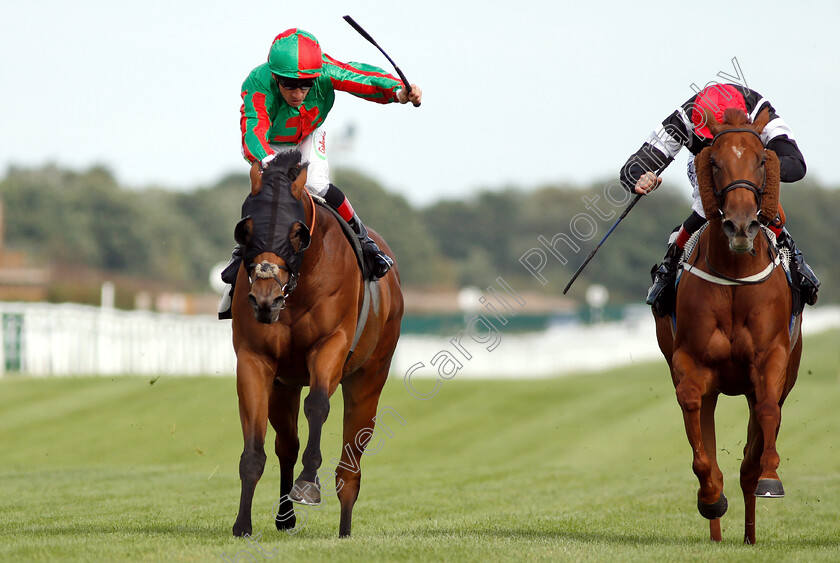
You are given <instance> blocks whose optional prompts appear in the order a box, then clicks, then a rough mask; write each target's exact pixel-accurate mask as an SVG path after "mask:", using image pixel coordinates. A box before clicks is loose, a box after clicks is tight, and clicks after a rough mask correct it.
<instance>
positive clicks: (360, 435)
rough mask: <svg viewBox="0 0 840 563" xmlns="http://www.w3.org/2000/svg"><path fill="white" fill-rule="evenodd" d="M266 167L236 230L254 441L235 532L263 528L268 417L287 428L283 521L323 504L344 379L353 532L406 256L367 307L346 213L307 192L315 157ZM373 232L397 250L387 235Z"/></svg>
mask: <svg viewBox="0 0 840 563" xmlns="http://www.w3.org/2000/svg"><path fill="white" fill-rule="evenodd" d="M255 172H256V171H253V172H252V178H251V179H252V190H251V194H250V195H249V196H248V199H246V203H245V204H244V205H243V216H244V218H243V219H242V220H241V221H240V222H239V224H237V228H236V232H235V238H236V239H237V242H238V243H239V244H242V245H245V259H244V260H243V262H242V265H241V266H240V268H239V272H238V274H237V281H236V285H235V289H234V294H233V303H232V314H233V320H232V327H233V347H234V350H235V352H236V389H237V393H238V396H239V416H240V420H241V423H242V435H243V439H244V448H243V451H242V457H241V459H240V462H239V477H240V479H241V481H242V490H241V496H240V500H239V514H238V515H237V517H236V522H235V523H234V525H233V535H234V536H244V535H250V534H251V531H252V530H251V528H252V527H251V504H252V501H253V496H254V490H255V488H256V485H257V481H259V479H260V477H261V475H262V472H263V469H264V467H265V462H266V455H265V450H264V444H265V434H266V427H267V421H270V422H271V425H272V427H273V428H274V430H275V432H276V435H277V437H276V440H275V445H274V449H275V453H276V454H277V458H278V460H279V462H280V495H281V496H280V501H279V503H278V505H277V514H276V517H275V524H276V526H277V529H278V530H287V531H291V530H294V528H295V525H296V518H295V512H294V508H293V504H292V503H293V502H298V503H302V504H310V505H318V504H320V502H321V494H320V480H319V478H318V469H319V468H320V466H321V461H322V458H321V443H320V440H321V429H322V427H323V424H324V422H325V421H326V419H327V415H328V414H329V411H330V397H331V396H332V395H333V393H334V392H335V391H336V389H337V388H338V385H339V384H341V389H342V396H343V400H344V430H343V446H344V447H343V449H342V453H341V463H340V464H339V466H338V467H337V468H336V470H335V482H336V488H335V489H334V490H335V491H337V495H338V500H339V503H340V505H341V517H340V523H339V535H340V536H342V537H346V536H349V535H350V530H351V519H352V511H353V505H354V504H355V502H356V499H357V497H358V495H359V486H360V482H361V466H360V462H361V455H362V453H363V451H364V448H365V446H366V445H367V443H368V442H369V441H370V439H371V437H372V435H373V429H374V423H375V420H376V410H377V405H378V403H379V395H380V393H381V391H382V388H383V386H384V385H385V381H386V379H387V378H388V371H389V368H390V365H391V358H392V355H393V353H394V348H395V346H396V344H397V340H398V338H399V335H400V322H401V319H402V313H403V297H402V292H401V289H400V279H399V270H398V268H397V266H396V265H395V266H394V267H393V268H392V269H391V272H390V273H389V274H387V275H386V276H385V277H383V278H382V279H380V280H377V281H374V282H369V283H370V288H369V289H368V290H367V291H370V292H371V293H372V296H373V299H372V303H373V304H372V305H371V306H368V307H363V299H364V296H365V291H366V288H365V283H366V282H365V281H364V279H363V278H362V273H361V271H360V268H359V266H358V263H357V258H356V255H355V253H354V251H353V248H352V247H351V245H350V243H349V242H348V240H347V239H346V238H345V235H344V233H343V231H342V228H341V226H340V225H339V223H338V221H337V220H336V218H335V217H334V216H333V215H332V214H331V213H330V212H329V211H327V210H326V209H324V208H323V207H322V206H320V205H315V204H314V202H313V201H312V198H311V197H310V196H308V195H306V194H307V192H306V191H305V188H304V185H305V183H306V167H305V166H301V164H300V153H299V152H298V151H296V150H293V151H289V152H285V153H280V154H279V155H278V156H277V157H276V158H275V159H274V160H273V161H271V163H270V164H269V165H268V166H267V167H266V169H265V171H264V172H263V174H262V177H261V178H260V177H259V175H257V174H255ZM246 211H249V214H248V215H246ZM307 222H308V225H307V224H306V223H307ZM368 232H369V233H370V236H371V237H372V238H373V239H374V240H375V241H376V242H377V244H378V245H379V247H380V248H381V249H382V250H383V251H384V252H387V253H388V255H389V256H391V258H392V259H393V253H392V251H391V249H390V248H389V247H388V245H387V244H385V241H384V240H382V238H381V237H380V236H379V235H378V234H377V233H375V232H374V231H372V230H369V231H368ZM307 246H308V248H307ZM304 250H305V252H304ZM298 268H299V270H298ZM363 309H364V311H366V312H367V314H366V315H364V317H363V315H362V313H361V311H362V310H363ZM357 326H359V330H358V331H357ZM362 326H363V328H361V327H362ZM359 335H360V336H359ZM354 344H355V347H354V348H352V349H351V346H352V345H354ZM305 386H309V394H308V395H307V397H306V399H305V400H304V401H303V412H304V416H305V417H306V420H307V422H308V424H309V438H308V441H307V444H306V448H305V449H304V452H303V457H302V465H303V468H302V470H301V472H300V474H299V476H298V477H297V479H296V480H294V481H293V478H292V477H293V471H294V467H295V463H296V462H297V457H298V450H299V447H300V441H299V439H298V414H299V410H300V395H301V389H302V388H303V387H305Z"/></svg>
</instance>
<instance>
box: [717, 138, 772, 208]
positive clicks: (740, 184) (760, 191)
mask: <svg viewBox="0 0 840 563" xmlns="http://www.w3.org/2000/svg"><path fill="white" fill-rule="evenodd" d="M727 133H752V134H753V135H755V136H756V137H758V140H759V141H761V135H759V134H758V133H756V132H755V131H754V130H752V129H747V128H745V127H739V128H735V129H727V130H726V131H721V132H720V133H718V134H717V135H715V138H714V139H712V145H711V146H714V144H715V143H716V142H717V140H718V139H719V138H720V137H721V135H726V134H727ZM761 146H764V142H763V141H762V142H761ZM766 184H767V177H766V176H765V178H764V182H762V184H761V187H760V188H759V187H758V186H757V185H756V184H754V183H753V182H750V181H749V180H735V181H733V182H729V183H728V184H727V185H726V186H724V187H723V189H722V190H720V191H715V192H714V194H715V197H716V198H717V202H718V210H719V211H720V214H721V215H723V202H724V201H725V200H726V194H728V193H729V192H731V191H732V190H734V189H737V188H746V189H748V190H750V191H751V192H752V193H753V195H755V200H756V203H757V204H758V213H761V200H762V197H763V196H764V188H765V187H766Z"/></svg>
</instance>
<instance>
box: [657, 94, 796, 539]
mask: <svg viewBox="0 0 840 563" xmlns="http://www.w3.org/2000/svg"><path fill="white" fill-rule="evenodd" d="M706 120H707V123H708V125H709V129H710V130H711V131H712V133H713V134H714V135H715V137H714V141H713V143H712V145H711V146H710V147H707V148H705V149H703V151H702V152H701V153H700V154H699V155H697V157H696V159H695V165H696V169H697V179H698V185H699V189H700V192H701V197H702V201H703V207H704V211H705V212H706V217H707V218H708V226H707V227H706V229H705V232H703V233H702V234H701V235H700V237H699V239H698V241H697V244H696V245H695V247H694V250H693V252H692V254H691V256H689V257H688V260H687V262H686V265H685V266H684V270H683V273H682V275H681V278H680V282H679V286H678V287H677V296H676V313H675V317H674V318H673V319H672V318H671V317H668V316H665V317H659V316H657V315H656V313H654V317H655V318H656V334H657V340H658V341H659V347H660V349H661V350H662V354H663V355H664V356H665V359H666V360H667V361H668V365H669V367H670V368H671V377H672V379H673V382H674V386H675V388H676V395H677V401H678V402H679V405H680V408H681V409H682V411H683V419H684V422H685V430H686V434H687V436H688V441H689V443H690V445H691V449H692V452H693V464H692V467H693V469H694V473H695V474H696V475H697V479H698V480H699V482H700V489H699V491H698V494H697V497H698V500H697V507H698V509H699V511H700V514H702V515H703V516H704V517H705V518H708V519H709V521H710V522H709V529H710V535H711V539H712V540H715V541H720V540H721V532H720V517H721V516H723V514H724V513H725V512H726V508H727V500H726V497H725V496H724V494H723V474H722V473H721V471H720V468H719V467H718V464H717V459H716V456H715V426H714V412H715V405H716V403H717V399H718V396H719V394H720V393H723V394H725V395H745V396H746V398H747V403H748V405H749V411H750V419H749V425H748V428H747V443H746V446H744V459H743V462H742V463H741V489H742V490H743V494H744V503H745V505H746V525H745V532H744V542H745V543H748V544H753V543H755V499H756V497H761V498H778V497H782V496H784V489H783V488H782V482H781V480H780V479H779V475H778V474H777V473H776V470H777V469H778V467H779V454H778V453H777V452H776V436H777V435H778V432H779V425H780V423H781V407H782V404H783V403H784V401H785V398H786V397H787V395H788V393H789V392H790V390H791V389H792V388H793V384H794V383H795V382H796V376H797V372H798V370H799V359H800V356H801V353H802V339H801V337H800V331H799V328H800V321H801V316H797V317H794V318H792V316H791V305H792V302H791V301H792V300H791V291H790V289H789V287H788V283H787V280H786V277H785V272H784V269H783V268H782V267H781V266H779V261H778V253H777V252H776V250H775V247H772V246H771V245H770V243H769V242H768V235H766V234H765V233H764V231H763V230H762V228H761V224H760V223H765V224H766V223H768V222H769V221H771V220H772V219H773V218H774V217H775V216H776V212H777V209H778V203H779V160H778V158H777V157H776V155H775V153H773V151H770V150H765V148H764V145H763V143H762V141H761V138H760V134H761V132H762V131H763V129H764V127H765V125H767V122H768V112H767V110H764V111H762V112H761V113H760V114H759V115H758V116H757V117H756V119H755V122H754V123H750V122H749V118H748V117H747V115H746V114H744V113H743V112H741V111H740V110H736V109H728V110H726V112H725V113H724V122H723V123H718V122H717V121H716V119H715V117H714V116H713V115H711V114H709V113H707V115H706ZM777 266H778V267H777Z"/></svg>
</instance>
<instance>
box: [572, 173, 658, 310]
mask: <svg viewBox="0 0 840 563" xmlns="http://www.w3.org/2000/svg"><path fill="white" fill-rule="evenodd" d="M666 166H667V165H666ZM666 166H662V167H661V168H660V169H659V170H657V171H656V177H657V178H659V175H660V174H662V173H663V172H664V171H665V167H666ZM651 191H653V190H651ZM648 193H650V192H648ZM643 195H645V194H636V197H634V198H633V201H631V202H630V205H628V206H627V207H626V208H625V209H624V211H623V212H622V213H621V216H620V217H619V218H618V220H617V221H616V222H615V223H614V224H613V226H612V227H610V230H609V231H607V234H605V235H604V238H602V239H601V242H599V243H598V246H596V247H595V248H594V249H593V250H592V252H590V253H589V256H587V257H586V260H584V261H583V264H581V265H580V268H578V269H577V272H575V275H573V276H572V279H570V280H569V283H568V284H566V289H564V290H563V295H566V292H567V291H569V288H570V287H572V284H573V283H575V280H576V279H577V277H578V276H579V275H580V273H581V272H582V271H583V269H584V268H585V267H586V265H587V264H589V261H590V260H592V257H593V256H595V253H596V252H598V249H599V248H601V245H602V244H604V241H606V240H607V237H608V236H610V235H611V234H612V232H613V231H614V230H615V228H616V227H617V226H618V224H619V223H621V220H622V219H624V218H625V217H626V216H627V214H628V213H630V210H631V209H633V206H634V205H636V204H637V203H639V200H640V199H642V196H643Z"/></svg>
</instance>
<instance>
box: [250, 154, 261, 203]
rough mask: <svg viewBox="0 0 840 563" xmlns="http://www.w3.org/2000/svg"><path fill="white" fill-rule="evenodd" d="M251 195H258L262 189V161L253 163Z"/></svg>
mask: <svg viewBox="0 0 840 563" xmlns="http://www.w3.org/2000/svg"><path fill="white" fill-rule="evenodd" d="M250 177H251V195H257V194H258V193H260V190H261V189H262V174H261V173H260V163H259V162H255V163H254V164H252V165H251V172H250Z"/></svg>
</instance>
